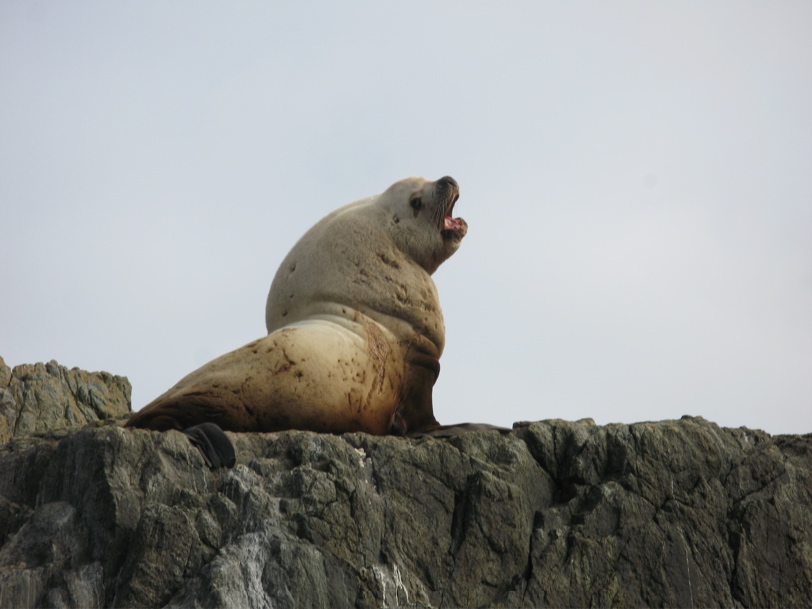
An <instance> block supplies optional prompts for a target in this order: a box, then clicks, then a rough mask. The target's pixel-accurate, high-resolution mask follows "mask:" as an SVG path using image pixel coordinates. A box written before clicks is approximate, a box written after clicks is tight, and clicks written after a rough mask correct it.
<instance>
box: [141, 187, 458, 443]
mask: <svg viewBox="0 0 812 609" xmlns="http://www.w3.org/2000/svg"><path fill="white" fill-rule="evenodd" d="M457 196H458V187H457V185H456V183H455V182H454V181H453V180H451V179H450V178H442V179H441V180H438V181H437V182H429V181H427V180H424V179H423V178H407V179H406V180H401V181H400V182H396V183H395V184H393V185H392V186H391V187H390V188H389V189H387V190H386V191H385V192H384V193H382V194H380V195H376V196H373V197H369V198H367V199H362V200H361V201H357V202H355V203H351V204H350V205H347V206H345V207H342V208H340V209H338V210H336V211H335V212H333V213H332V214H330V215H328V216H327V217H325V218H324V219H323V220H321V221H320V222H318V223H317V224H316V225H315V226H314V227H313V228H311V229H310V230H309V231H308V232H307V233H306V234H305V235H304V236H303V237H302V238H301V239H300V240H299V242H298V243H297V244H296V245H295V246H294V248H293V249H292V250H291V252H290V253H289V254H288V256H287V257H286V258H285V260H284V261H283V262H282V264H281V266H280V267H279V270H278V271H277V273H276V277H275V278H274V280H273V283H272V285H271V290H270V293H269V295H268V302H267V307H266V325H267V328H268V332H269V335H268V336H266V337H265V338H261V339H259V340H256V341H253V342H251V343H249V344H247V345H245V346H243V347H241V348H239V349H237V350H235V351H232V352H231V353H227V354H226V355H223V356H221V357H219V358H217V359H215V360H213V361H212V362H209V363H208V364H206V365H204V366H203V367H201V368H199V369H198V370H196V371H195V372H192V373H191V374H189V375H188V376H186V377H185V378H184V379H182V380H181V381H180V382H179V383H178V384H177V385H175V386H174V387H173V388H172V389H170V390H169V391H168V392H166V393H165V394H163V395H162V396H161V397H159V398H158V399H156V400H155V401H154V402H152V403H151V404H149V405H148V406H146V407H145V408H144V409H142V410H141V411H140V412H138V413H136V414H135V415H134V416H133V418H132V419H131V420H130V421H129V422H128V425H130V426H135V427H148V428H152V429H168V428H178V429H184V428H186V427H189V426H191V425H195V424H197V423H200V422H203V421H209V422H213V423H217V424H218V425H220V426H221V427H222V428H223V429H227V430H233V431H276V430H280V429H309V430H313V431H323V432H334V433H340V432H345V431H365V432H368V433H373V434H385V433H406V432H414V431H425V430H430V429H433V428H435V427H437V425H438V424H437V421H436V420H435V419H434V414H433V409H432V403H431V389H432V386H433V385H434V381H435V380H436V378H437V374H439V357H440V354H441V353H442V350H443V346H444V343H445V328H444V325H443V316H442V311H441V309H440V303H439V299H438V296H437V290H436V287H435V285H434V282H433V281H432V279H431V276H430V275H431V273H433V272H434V271H435V270H436V269H437V268H438V267H439V265H440V264H441V263H442V262H443V261H444V260H446V259H447V258H448V257H449V256H451V254H453V253H454V252H455V251H456V249H457V248H458V247H459V244H460V241H461V240H462V238H463V237H464V236H465V233H466V231H467V225H465V222H464V221H462V220H459V219H457V220H454V221H453V222H454V223H453V224H451V225H450V226H452V229H449V228H448V226H449V225H448V224H446V227H445V228H444V215H445V212H446V210H447V209H448V208H449V206H450V205H453V201H454V200H456V197H457ZM417 199H419V201H420V202H421V203H422V205H418V203H416V202H415V200H417Z"/></svg>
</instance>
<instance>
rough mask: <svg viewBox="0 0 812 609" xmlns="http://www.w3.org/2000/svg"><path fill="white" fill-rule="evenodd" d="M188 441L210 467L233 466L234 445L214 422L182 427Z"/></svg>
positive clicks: (234, 460)
mask: <svg viewBox="0 0 812 609" xmlns="http://www.w3.org/2000/svg"><path fill="white" fill-rule="evenodd" d="M183 433H185V434H186V435H187V436H188V437H189V441H190V442H191V443H192V444H193V445H194V446H195V447H196V448H197V450H199V451H200V454H201V455H203V459H205V460H206V464H207V465H208V466H209V467H210V468H211V469H218V468H220V467H228V468H231V467H234V464H235V463H236V462H237V458H236V455H235V452H234V445H233V444H232V443H231V440H229V439H228V436H227V435H226V434H225V432H224V431H223V430H222V429H220V427H219V426H218V425H216V424H214V423H201V424H200V425H195V426H194V427H190V428H189V429H184V430H183Z"/></svg>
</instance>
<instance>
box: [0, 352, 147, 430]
mask: <svg viewBox="0 0 812 609" xmlns="http://www.w3.org/2000/svg"><path fill="white" fill-rule="evenodd" d="M131 393H132V389H131V387H130V382H129V381H128V380H127V378H126V377H121V376H114V375H112V374H110V373H108V372H85V371H83V370H79V369H78V368H73V369H72V370H68V369H67V368H66V367H65V366H60V365H59V364H57V363H56V362H55V361H53V360H52V361H50V362H48V363H47V364H42V363H40V364H23V365H21V366H15V367H14V369H13V370H12V369H11V368H9V367H8V366H6V363H5V362H4V361H3V358H2V357H0V444H2V443H4V442H8V440H9V439H10V438H12V437H15V436H24V435H30V434H35V433H43V432H48V431H53V430H56V429H62V428H72V427H83V426H85V425H87V424H90V423H95V422H98V421H104V420H107V419H113V418H118V417H122V416H125V415H127V414H129V413H130V412H131V410H130V395H131Z"/></svg>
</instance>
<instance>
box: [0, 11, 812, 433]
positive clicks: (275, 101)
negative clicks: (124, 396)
mask: <svg viewBox="0 0 812 609" xmlns="http://www.w3.org/2000/svg"><path fill="white" fill-rule="evenodd" d="M409 175H423V176H425V177H427V178H429V179H436V178H439V177H441V176H444V175H451V176H453V177H454V178H455V179H456V180H457V181H458V182H459V183H460V186H461V190H462V196H461V198H460V200H459V202H458V203H457V206H456V209H455V215H459V216H462V217H464V218H465V219H466V220H467V222H468V224H469V231H468V236H467V237H466V238H465V240H464V241H463V244H462V247H461V248H460V250H459V251H458V252H457V253H456V254H455V255H454V256H453V257H452V258H451V259H449V260H448V261H447V262H446V263H445V264H444V265H443V266H442V267H441V268H440V270H439V271H438V272H437V273H436V274H435V275H434V279H435V281H436V283H437V286H438V289H439V293H440V299H441V302H442V305H443V310H444V313H445V320H446V329H447V346H446V350H445V353H444V354H443V358H442V362H441V363H442V373H441V374H440V378H439V381H438V383H437V385H436V386H435V392H434V396H435V399H434V404H435V414H436V416H437V418H438V419H439V420H440V421H441V422H442V423H453V422H461V421H481V422H490V423H495V424H501V425H510V424H512V422H514V421H519V420H541V419H549V418H562V419H571V420H575V419H580V418H584V417H592V418H594V419H595V420H596V421H597V422H598V423H600V424H604V423H610V422H625V423H632V422H637V421H645V420H661V419H673V418H679V417H680V416H682V415H684V414H690V415H701V416H703V417H705V418H707V419H710V420H712V421H715V422H717V423H719V424H720V425H724V426H731V427H738V426H741V425H745V426H748V427H754V428H760V429H764V430H767V431H769V432H771V433H808V432H812V3H810V2H806V1H802V2H761V3H755V2H736V3H733V2H719V3H715V2H704V1H703V2H679V3H676V2H674V3H665V2H648V1H646V2H537V1H534V2H506V1H500V2H487V3H486V2H468V1H466V2H437V1H432V2H425V3H423V2H403V3H396V2H376V3H367V2H344V3H332V2H330V3H328V2H288V3H283V2H273V3H270V2H268V3H257V2H222V3H212V2H201V1H195V2H186V3H184V2H170V3H166V2H144V1H139V2H131V3H124V2H115V3H113V2H90V3H87V2H70V3H67V2H65V3H62V2H34V1H31V0H27V1H25V2H18V1H14V0H3V1H2V2H0V259H2V261H3V263H2V270H1V271H0V293H2V297H1V298H0V356H3V357H4V358H5V360H6V363H7V364H8V365H11V366H14V365H18V364H22V363H33V362H38V361H48V360H51V359H56V360H57V361H58V362H59V363H60V364H63V365H65V366H68V367H74V366H78V367H80V368H83V369H86V370H107V371H109V372H112V373H114V374H120V375H125V376H127V377H129V379H130V381H131V382H132V385H133V407H134V408H135V409H138V408H140V407H141V406H143V405H145V404H146V403H147V402H149V401H150V400H152V399H153V398H155V397H156V396H157V395H158V394H160V393H162V392H163V391H165V390H166V389H168V388H169V387H170V386H171V385H173V384H174V383H175V382H176V381H178V380H179V379H180V378H181V377H182V376H184V375H186V374H187V373H188V372H190V371H192V370H193V369H195V368H197V367H198V366H200V365H202V364H203V363H205V362H207V361H208V360H210V359H213V358H214V357H216V356H218V355H221V354H222V353H225V352H226V351H230V350H231V349H234V348H236V347H239V346H241V345H243V344H244V343H247V342H249V341H250V340H253V339H255V338H258V337H260V336H262V335H264V334H265V326H264V308H265V299H266V296H267V292H268V288H269V286H270V283H271V279H272V278H273V275H274V273H275V272H276V268H277V266H278V265H279V263H280V262H281V261H282V259H283V257H284V256H285V254H286V253H287V251H288V250H289V249H290V248H291V246H292V245H293V244H294V243H295V242H296V240H297V239H298V238H299V237H300V236H301V235H302V234H303V233H304V232H305V231H306V230H307V229H308V228H309V227H310V226H312V225H313V224H314V223H315V222H316V221H318V220H319V219H320V218H321V217H323V216H324V215H325V214H327V213H328V212H330V211H331V210H333V209H335V208H336V207H339V206H341V205H343V204H345V203H349V202H351V201H353V200H356V199H359V198H362V197H365V196H367V195H371V194H375V193H378V192H381V191H383V190H384V189H386V188H387V187H388V186H389V185H390V184H391V183H392V182H394V181H396V180H398V179H400V178H403V177H406V176H409Z"/></svg>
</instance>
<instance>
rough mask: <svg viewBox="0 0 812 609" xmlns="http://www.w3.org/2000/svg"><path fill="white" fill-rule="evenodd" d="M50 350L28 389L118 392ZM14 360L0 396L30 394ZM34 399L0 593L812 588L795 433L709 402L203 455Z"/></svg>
mask: <svg viewBox="0 0 812 609" xmlns="http://www.w3.org/2000/svg"><path fill="white" fill-rule="evenodd" d="M37 366H41V365H37ZM49 366H50V368H49ZM34 369H38V370H40V371H41V369H40V368H38V367H36V366H35V367H34ZM44 369H45V371H46V372H48V373H47V374H44V375H43V374H40V381H38V382H34V381H32V380H31V379H30V377H26V378H28V379H29V380H28V381H25V382H27V383H28V385H26V387H27V390H26V391H27V393H26V392H23V393H25V395H32V392H33V394H35V395H40V396H42V395H48V394H49V393H53V394H54V395H62V399H63V401H64V402H65V403H71V404H74V405H75V407H76V410H78V411H81V412H84V411H85V410H84V409H85V406H87V402H88V401H90V402H93V403H97V404H98V403H100V402H101V400H100V398H97V397H93V398H89V397H87V396H91V395H92V396H102V395H106V396H108V397H109V396H112V395H114V394H116V395H119V396H120V397H119V399H120V402H119V404H118V406H117V407H116V408H123V409H124V410H125V411H126V410H127V408H128V395H129V392H128V391H126V390H123V389H122V388H123V387H125V385H124V383H126V380H122V379H121V378H120V377H113V376H111V375H105V374H104V373H100V375H99V376H94V377H92V378H93V379H95V380H94V381H93V384H92V387H93V388H92V389H90V390H88V391H85V392H84V393H83V392H82V391H80V390H78V389H76V387H78V384H77V383H76V382H75V381H74V380H71V379H73V378H74V377H72V376H71V375H70V374H66V373H65V372H64V369H63V368H61V367H59V366H57V365H56V364H55V363H52V364H49V365H46V366H45V367H44ZM16 370H17V369H15V373H14V374H16V375H17V376H16V377H15V376H14V374H5V376H4V377H3V379H2V383H3V384H2V385H0V387H4V388H5V389H4V391H5V393H4V394H3V395H0V398H2V400H5V401H4V402H3V404H5V407H4V408H5V410H4V411H3V413H4V414H5V412H7V411H8V412H11V410H12V409H11V407H10V406H9V405H10V403H11V398H9V397H8V396H9V395H11V396H12V397H13V401H14V403H15V405H18V404H19V403H20V401H21V400H22V401H23V402H25V399H26V398H20V397H19V396H20V395H22V394H21V393H19V392H17V390H16V389H9V387H12V386H13V385H14V383H15V381H13V378H17V379H18V380H17V381H16V382H17V383H20V382H23V381H22V380H21V379H22V376H23V375H21V374H17V372H16ZM55 370H56V371H57V372H58V373H57V372H54V371H55ZM79 372H80V371H77V372H76V374H79ZM54 379H57V380H54ZM58 379H61V381H59V380H58ZM39 382H41V383H45V384H51V385H53V384H54V383H55V384H56V386H58V385H59V383H60V382H61V383H62V385H63V389H64V388H65V387H66V388H67V389H66V393H64V392H62V393H61V392H59V391H56V390H54V391H51V390H48V391H41V392H40V393H37V391H38V389H37V387H39V386H40V385H38V383H39ZM96 383H98V385H97V384H96ZM100 385H105V386H106V387H107V389H108V392H107V393H105V392H104V390H103V389H102V388H101V386H100ZM87 386H90V384H88V385H87ZM15 392H16V393H15ZM71 396H72V397H71ZM81 396H85V397H87V399H85V398H83V397H81ZM71 400H74V402H71ZM94 400H95V402H94ZM46 402H47V400H46V399H45V398H42V399H38V401H37V403H38V404H39V405H40V410H39V412H40V414H41V415H42V416H51V417H52V418H51V419H49V421H51V423H49V422H47V421H39V420H38V421H34V422H31V421H30V420H29V419H26V420H28V421H29V422H28V423H26V424H25V426H23V427H22V428H21V425H20V422H19V421H20V420H22V419H21V417H20V416H17V417H16V419H15V421H16V423H13V424H9V425H7V426H8V428H9V430H10V431H12V432H15V431H16V433H15V434H14V437H11V439H10V440H9V441H8V442H7V443H6V444H4V445H3V446H1V447H0V607H108V606H114V607H394V606H403V607H428V606H431V607H483V606H484V607H500V606H503V607H544V606H553V607H563V606H600V607H608V606H613V607H627V606H629V607H639V606H670V607H692V606H693V607H700V606H704V607H707V606H731V607H732V606H742V607H767V606H773V607H778V606H781V607H792V606H795V607H802V606H809V605H810V604H812V511H810V504H811V503H812V501H811V500H812V436H809V435H807V436H778V437H770V436H769V435H767V434H765V433H763V432H759V431H752V430H748V429H721V428H719V427H718V426H716V425H714V424H713V423H710V422H708V421H705V420H703V419H701V418H684V419H682V420H679V421H663V422H658V423H638V424H634V425H607V426H602V427H601V426H596V425H594V424H593V423H592V422H590V421H580V422H575V423H573V422H567V421H560V420H553V421H541V422H537V423H521V424H518V425H517V426H516V427H515V429H514V430H513V431H512V432H511V433H509V434H507V435H500V434H498V433H496V432H472V433H469V434H465V435H462V436H458V437H455V438H451V439H433V438H430V439H429V438H427V439H419V440H414V439H403V438H394V437H383V438H379V437H372V436H367V435H364V434H347V435H344V436H331V435H319V434H314V433H309V432H285V433H276V434H229V437H230V438H231V439H232V441H233V442H234V445H235V447H236V448H237V465H236V467H234V468H233V469H231V470H216V471H210V470H209V469H208V468H207V467H206V466H205V464H204V462H203V458H202V457H201V456H200V454H199V453H198V452H197V451H196V449H194V448H193V447H192V446H191V444H190V443H189V442H188V440H187V438H186V437H185V436H183V435H182V434H180V433H177V432H167V433H157V432H148V431H141V430H124V429H122V428H121V427H120V425H119V424H117V420H118V421H120V418H119V419H117V418H116V417H117V416H118V415H117V414H116V413H118V412H119V410H117V409H116V408H114V409H113V410H109V409H107V410H105V409H94V408H92V407H91V408H90V410H88V411H87V413H86V414H85V415H84V416H85V419H84V420H82V419H81V418H77V417H73V416H65V417H63V418H62V419H60V418H59V417H56V416H55V415H47V414H45V413H47V412H49V409H48V408H47V404H46ZM25 403H30V402H25ZM65 403H63V404H61V405H58V406H57V407H56V409H57V410H59V409H60V408H61V411H60V412H63V413H64V412H68V411H71V412H74V409H73V407H69V408H66V406H65ZM83 405H84V406H83ZM15 407H16V406H15ZM23 410H24V409H23ZM18 411H19V409H18V410H15V412H18ZM100 412H103V413H105V414H102V415H100V414H99V413H100ZM91 413H92V414H91ZM94 417H95V418H94ZM6 418H7V419H8V416H7V415H6ZM35 418H36V417H35ZM104 419H108V420H107V424H106V425H105V424H103V422H100V421H101V420H104ZM54 421H57V422H59V423H60V425H61V424H62V423H70V424H71V425H75V424H81V425H84V428H81V429H78V428H73V429H62V430H56V429H55V428H54V426H53V425H52V423H53V422H54Z"/></svg>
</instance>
